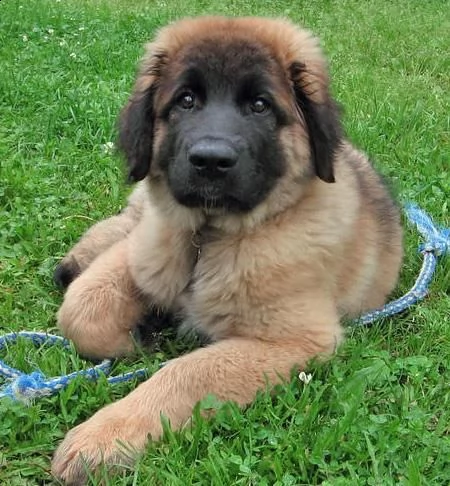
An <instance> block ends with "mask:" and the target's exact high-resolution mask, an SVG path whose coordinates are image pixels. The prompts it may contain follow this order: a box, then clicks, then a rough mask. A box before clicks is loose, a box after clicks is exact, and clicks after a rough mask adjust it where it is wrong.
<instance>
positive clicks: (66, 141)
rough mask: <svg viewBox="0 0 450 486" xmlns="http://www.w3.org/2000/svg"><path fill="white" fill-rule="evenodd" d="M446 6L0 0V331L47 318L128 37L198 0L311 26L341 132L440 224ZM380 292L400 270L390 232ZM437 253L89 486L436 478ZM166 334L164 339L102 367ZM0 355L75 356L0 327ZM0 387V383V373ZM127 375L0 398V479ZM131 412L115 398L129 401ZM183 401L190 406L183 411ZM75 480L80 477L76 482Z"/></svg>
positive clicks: (441, 333) (440, 456)
mask: <svg viewBox="0 0 450 486" xmlns="http://www.w3.org/2000/svg"><path fill="white" fill-rule="evenodd" d="M448 6H449V4H448V2H446V1H439V0H430V1H427V2H424V1H416V0H398V1H396V2H388V1H387V0H373V1H371V2H364V1H359V0H341V1H339V2H338V1H332V0H317V1H314V0H311V1H309V2H294V1H292V0H291V1H285V0H278V1H277V2H263V1H258V0H235V1H232V2H224V1H222V2H219V1H218V0H211V1H210V2H205V1H204V0H192V1H191V2H181V1H180V2H176V1H172V0H166V1H164V0H155V1H150V0H148V1H147V2H144V1H142V0H133V1H125V0H123V1H122V2H121V1H119V0H113V1H109V2H108V1H106V0H91V1H86V0H84V1H82V0H64V1H59V0H53V1H50V0H29V1H28V2H26V1H24V0H20V1H17V0H3V1H2V2H0V66H1V74H0V119H1V124H0V181H1V182H0V328H1V333H6V332H9V331H16V330H22V329H28V330H31V329H35V330H49V331H55V314H56V310H57V309H58V306H59V305H60V303H61V299H62V295H61V294H60V293H59V292H58V291H57V290H56V289H55V288H54V286H53V283H52V272H53V268H54V267H55V265H56V263H57V262H58V260H59V259H60V258H61V257H62V256H63V255H64V253H65V252H66V251H67V250H68V248H70V246H71V245H72V244H73V243H74V242H75V241H76V240H77V238H78V237H79V236H80V235H81V234H82V232H83V231H84V230H85V229H87V228H88V226H89V225H90V224H91V223H92V222H93V221H96V220H98V219H100V218H102V217H105V216H107V215H110V214H113V213H116V212H117V211H118V210H119V209H120V207H121V206H122V205H123V204H124V200H125V195H126V193H127V190H128V189H127V188H126V186H125V184H124V177H123V175H124V170H123V165H122V161H121V160H120V158H119V157H117V156H116V155H114V154H111V150H110V148H109V146H110V142H112V141H114V137H115V120H116V115H117V113H118V111H119V109H120V107H121V105H122V104H123V103H124V102H125V100H126V99H127V95H128V93H129V92H130V89H131V86H132V81H133V76H134V73H135V69H136V62H137V60H138V59H139V57H140V55H141V54H142V45H143V44H144V43H145V42H146V41H147V40H148V39H149V38H150V37H151V35H152V34H153V32H154V31H155V29H157V28H158V27H159V26H162V25H164V24H166V23H167V22H168V21H171V20H173V19H176V18H179V17H181V16H184V15H196V14H201V13H225V14H230V15H238V14H260V15H270V16H288V17H290V18H291V19H293V20H294V21H296V22H298V23H300V24H303V25H305V26H307V27H308V28H310V29H311V30H313V31H314V32H315V33H316V34H317V35H319V36H320V37H321V39H322V43H323V46H324V48H325V50H326V52H327V55H328V57H329V59H330V64H331V72H332V79H333V92H334V94H335V96H336V98H337V99H338V100H339V101H340V102H341V103H342V104H343V105H344V107H345V115H344V122H345V127H346V131H347V133H348V135H349V137H350V138H351V139H352V140H353V141H354V142H355V144H356V145H358V146H359V147H361V148H363V149H364V150H366V151H367V152H368V153H369V154H370V156H371V157H372V158H373V159H374V161H375V163H376V165H377V166H378V167H379V168H380V169H381V170H382V172H383V173H384V174H386V175H387V176H388V177H389V178H390V179H391V180H392V185H393V187H394V190H395V192H396V193H397V194H398V198H399V199H400V201H402V202H403V201H408V200H413V201H416V202H417V203H418V204H419V205H420V206H422V207H423V208H424V209H426V210H427V211H428V212H429V213H430V214H432V215H433V216H434V218H435V219H436V221H439V222H440V223H441V224H443V225H446V226H450V162H449V151H450V146H449V145H450V144H449V134H450V128H449V92H450V81H449V79H450V78H449V72H450V60H449V59H450V58H449V52H450V36H449V35H448V32H450V21H449V17H448ZM405 238H406V258H405V263H404V270H403V273H402V278H401V282H400V285H399V289H398V290H397V295H400V294H401V293H402V292H404V291H406V290H407V289H408V288H409V287H410V286H411V285H412V283H413V281H414V278H415V276H416V275H417V273H418V271H419V268H420V264H421V258H420V255H419V254H418V253H417V246H418V243H419V238H418V236H417V233H416V232H415V231H414V230H413V229H411V228H408V229H407V231H406V237H405ZM449 289H450V258H447V259H446V260H444V259H443V260H442V261H441V263H440V264H439V268H438V271H437V274H436V277H435V279H434V281H433V284H432V286H431V289H430V295H429V297H428V298H427V299H426V300H424V301H423V302H422V303H420V304H418V305H417V306H415V307H414V308H412V309H411V310H410V311H409V312H407V313H405V314H403V315H401V316H397V317H394V318H390V319H385V320H382V321H380V322H379V323H377V324H376V325H374V326H372V327H371V328H358V329H355V328H351V327H349V329H348V339H347V341H346V343H345V344H344V345H343V346H342V347H341V348H340V349H339V351H338V353H337V356H336V357H334V358H333V359H332V360H331V361H330V362H329V363H327V364H322V365H320V366H319V365H312V366H311V370H310V371H311V372H312V381H311V382H310V383H309V384H305V383H303V382H302V381H300V380H299V379H298V377H296V376H293V378H292V381H291V382H290V383H288V384H286V385H285V386H283V387H282V388H281V389H280V392H279V393H278V394H277V395H276V396H275V397H272V396H270V395H268V394H264V393H261V394H260V395H259V397H258V399H257V400H256V402H255V403H254V404H253V405H252V406H250V407H249V408H248V409H246V410H244V411H241V410H239V409H238V408H237V407H235V406H233V405H231V404H229V405H225V406H224V407H222V408H221V409H220V410H219V411H218V413H217V415H216V417H215V418H213V419H212V420H210V421H205V420H202V419H200V418H199V417H197V420H196V421H195V424H194V425H193V426H192V427H191V428H189V429H187V430H185V431H184V432H183V433H176V434H175V433H172V432H171V431H169V430H168V431H167V433H166V437H165V438H164V440H162V441H161V442H159V443H156V444H151V445H150V446H149V447H148V451H147V454H146V455H145V457H143V458H142V459H141V460H140V462H139V464H138V465H137V467H136V469H135V470H129V471H124V472H120V473H118V474H117V475H116V476H111V477H110V478H106V476H105V479H104V481H105V482H104V484H109V485H132V484H133V485H140V484H142V485H144V484H158V485H163V484H164V485H166V484H167V485H187V484H213V485H231V484H242V485H274V484H276V485H300V484H308V485H310V484H321V485H333V486H335V485H366V484H367V485H391V484H392V485H394V484H395V485H397V484H400V485H444V484H450V366H449V363H450V296H449V294H450V292H449ZM182 350H183V344H182V343H179V342H177V341H174V340H173V339H169V338H167V339H165V340H163V342H162V343H161V345H160V346H159V347H158V348H157V349H156V350H154V352H153V353H152V354H150V355H148V356H144V355H143V356H142V357H138V358H136V359H133V360H128V361H124V362H121V363H119V364H118V365H117V367H116V371H126V370H130V369H133V368H139V367H141V366H148V367H149V368H150V369H151V370H156V369H157V368H158V364H159V363H160V362H161V361H163V360H164V359H167V358H168V357H170V356H173V355H174V354H176V353H177V352H180V351H182ZM0 358H1V359H4V360H6V361H7V362H8V363H9V364H11V365H13V366H15V367H18V368H21V369H24V370H27V371H32V370H35V369H37V368H40V369H42V371H43V372H44V373H45V374H46V375H47V376H55V375H60V374H65V373H67V372H69V371H71V370H74V369H79V368H81V367H82V366H88V364H86V363H85V362H83V361H81V360H79V358H77V356H76V355H75V353H73V352H70V351H63V350H62V349H61V348H59V347H53V348H45V349H41V350H36V349H34V348H32V347H31V346H29V345H28V344H26V343H23V342H21V343H19V345H18V346H17V347H11V348H9V349H8V350H7V351H6V352H2V353H1V356H0ZM0 383H1V382H0ZM135 385H136V383H131V382H130V383H127V384H122V385H117V386H114V387H111V388H110V387H109V386H108V385H107V384H106V382H105V380H100V381H99V382H97V383H88V382H86V381H84V380H78V381H77V382H75V383H73V384H72V385H71V386H70V387H69V388H68V389H66V390H64V391H63V392H61V393H60V394H59V395H57V396H54V397H51V398H46V399H41V400H39V401H37V402H36V403H34V404H32V405H31V406H29V407H25V406H24V405H21V404H17V403H12V402H11V401H9V400H1V401H0V484H2V485H3V484H4V485H10V486H27V485H37V484H39V485H42V484H50V483H51V477H50V475H49V462H50V458H51V455H52V452H53V450H54V449H55V446H56V444H57V443H58V442H59V441H60V440H61V439H62V437H63V435H64V433H65V432H66V431H67V430H68V429H69V428H71V427H72V426H74V425H75V424H77V423H80V422H81V421H82V420H84V419H86V418H87V417H88V416H90V415H91V414H92V413H93V412H94V411H95V410H97V409H98V408H100V407H101V406H103V405H104V404H106V403H109V402H111V401H112V400H115V399H117V398H119V397H121V396H123V395H124V394H126V393H127V391H129V390H131V389H132V388H133V387H134V386H135ZM131 413H132V411H131ZM197 415H198V414H197ZM91 484H100V483H96V482H95V481H94V480H92V482H91Z"/></svg>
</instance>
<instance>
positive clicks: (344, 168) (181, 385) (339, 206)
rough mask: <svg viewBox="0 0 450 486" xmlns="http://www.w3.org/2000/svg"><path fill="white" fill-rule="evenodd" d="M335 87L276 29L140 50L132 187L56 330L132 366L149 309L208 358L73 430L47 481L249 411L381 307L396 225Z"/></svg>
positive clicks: (205, 28) (290, 34)
mask: <svg viewBox="0 0 450 486" xmlns="http://www.w3.org/2000/svg"><path fill="white" fill-rule="evenodd" d="M329 84H330V82H329V75H328V70H327V64H326V61H325V59H324V56H323V54H322V52H321V49H320V47H319V43H318V41H317V39H316V38H315V37H314V36H313V35H311V34H310V33H309V32H307V31H305V30H302V29H300V28H298V27H296V26H295V25H293V24H292V23H290V22H289V21H286V20H275V19H264V18H225V17H200V18H193V19H184V20H180V21H178V22H176V23H174V24H171V25H169V26H167V27H165V28H163V29H161V30H160V31H159V33H158V34H157V36H156V38H155V39H154V41H153V42H151V43H150V44H149V45H148V46H147V49H146V53H145V55H144V58H143V61H142V64H141V69H140V72H139V74H138V76H137V80H136V82H135V86H134V91H133V93H132V94H131V97H130V99H129V101H128V103H127V104H126V106H125V107H124V109H123V110H122V113H121V115H120V119H119V140H120V147H121V149H122V151H123V153H124V155H125V158H126V161H127V164H128V169H129V177H130V179H131V180H133V181H136V182H137V185H136V186H135V189H134V191H133V193H132V194H131V196H130V200H129V205H128V206H127V208H126V209H125V211H124V212H123V213H122V214H120V215H118V216H114V217H113V218H111V219H109V220H106V221H103V222H100V223H98V224H97V225H96V226H94V227H93V228H92V229H91V230H90V231H89V232H88V233H87V234H86V235H85V237H84V238H83V239H82V240H81V241H80V242H79V243H78V244H77V245H76V246H75V247H74V249H73V250H72V251H71V252H69V254H68V255H67V256H66V257H65V258H64V259H63V261H62V262H61V264H60V265H59V267H58V268H57V271H56V275H55V277H56V280H57V281H58V282H59V283H60V284H62V285H63V286H67V285H68V288H67V291H66V294H65V298H64V302H63V304H62V306H61V308H60V310H59V313H58V323H59V326H60V328H61V331H62V332H63V334H64V335H65V336H66V337H68V338H69V339H71V340H73V342H74V343H75V346H76V347H77V349H78V350H79V351H80V352H81V353H82V354H84V355H87V356H90V357H93V358H104V357H115V356H121V355H124V354H126V353H129V352H132V351H133V348H134V342H133V337H132V334H133V331H134V329H135V327H136V323H137V322H139V320H140V319H141V318H142V316H143V315H145V313H146V312H147V311H148V310H149V309H151V308H152V307H157V308H160V309H163V310H166V311H168V312H171V313H173V314H174V315H177V316H181V320H182V321H183V326H189V327H191V328H193V329H196V330H198V331H200V332H202V333H204V334H206V335H207V336H208V337H209V339H210V340H211V344H210V345H208V346H206V347H201V348H199V349H196V350H194V351H193V352H191V353H188V354H186V355H184V356H181V357H179V358H176V359H174V360H172V361H170V362H169V363H168V364H167V365H166V366H164V367H163V368H162V369H161V370H160V371H158V372H157V373H156V374H155V375H153V376H152V377H151V378H149V379H148V380H147V381H146V382H144V383H143V384H141V385H140V386H138V387H137V389H135V390H134V391H133V392H131V393H130V394H129V395H128V396H126V397H125V398H123V399H121V400H119V401H118V402H116V403H114V404H111V405H108V406H107V407H105V408H103V409H101V410H100V411H98V412H97V413H96V414H95V415H94V416H93V417H91V418H90V419H89V420H87V421H86V422H84V423H82V424H81V425H78V426H77V427H75V428H74V429H73V430H71V431H70V432H69V433H68V434H67V436H66V437H65V439H64V440H63V442H62V444H61V445H60V446H59V448H58V449H57V451H56V453H55V455H54V458H53V463H52V472H53V474H54V475H55V476H56V477H57V478H58V479H60V480H62V481H65V482H67V483H69V484H83V482H84V481H85V479H86V474H85V470H86V468H88V469H90V470H95V469H96V468H97V467H98V466H99V465H100V464H105V465H113V464H118V463H129V462H132V461H133V458H134V457H135V455H136V454H139V453H141V452H142V451H143V450H144V448H145V446H146V444H147V442H148V440H158V439H159V438H160V436H161V434H162V425H161V415H164V416H165V417H166V418H167V419H168V420H169V421H170V424H171V426H172V427H173V428H175V429H176V428H180V427H182V426H184V425H185V424H186V423H188V422H189V419H190V416H191V412H192V409H193V407H194V406H195V404H196V403H197V402H198V401H200V400H201V399H202V398H203V397H205V396H206V395H207V394H214V395H215V396H216V397H217V398H218V399H219V400H224V401H226V400H231V401H234V402H236V403H238V404H239V405H241V406H245V405H247V404H249V403H250V402H251V401H252V400H253V398H254V397H255V394H256V393H257V391H258V390H261V389H264V388H265V387H266V386H268V385H270V386H273V385H276V384H278V383H280V382H282V381H283V380H286V379H289V377H290V373H291V371H292V370H293V369H304V368H305V366H306V365H307V363H308V362H309V361H310V360H311V359H313V358H318V359H326V358H327V357H329V356H330V355H332V354H333V353H334V352H335V350H336V348H337V346H338V345H339V343H340V342H341V341H342V338H343V328H342V326H341V324H340V321H341V320H342V318H350V317H357V316H358V315H360V314H361V313H362V312H364V311H368V310H371V309H375V308H378V307H380V306H382V305H383V304H384V303H385V301H386V299H387V296H388V295H389V294H390V292H391V291H392V290H393V288H394V287H395V285H396V282H397V279H398V274H399V269H400V265H401V261H402V229H401V224H400V216H399V210H398V208H397V206H396V204H395V202H394V201H393V199H392V197H391V195H390V193H389V191H388V190H387V189H386V187H385V184H383V182H382V179H381V178H380V176H379V175H378V174H377V173H376V172H375V170H374V169H373V168H372V166H371V164H370V162H369V161H368V159H367V157H366V156H365V155H364V154H362V153H361V152H359V151H358V150H357V149H355V148H354V147H353V146H352V145H351V144H350V142H348V141H347V139H346V138H345V136H344V134H343V130H342V127H341V122H340V114H339V110H338V109H337V105H336V103H335V102H334V101H333V99H332V97H331V94H330V86H329ZM121 444H122V446H121ZM123 444H126V447H123Z"/></svg>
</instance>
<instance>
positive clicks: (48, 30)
mask: <svg viewBox="0 0 450 486" xmlns="http://www.w3.org/2000/svg"><path fill="white" fill-rule="evenodd" d="M47 32H48V33H49V34H50V35H52V34H53V33H54V32H55V31H54V30H53V29H47Z"/></svg>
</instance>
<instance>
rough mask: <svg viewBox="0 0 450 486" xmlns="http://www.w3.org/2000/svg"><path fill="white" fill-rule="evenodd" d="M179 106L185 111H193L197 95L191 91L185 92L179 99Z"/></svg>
mask: <svg viewBox="0 0 450 486" xmlns="http://www.w3.org/2000/svg"><path fill="white" fill-rule="evenodd" d="M177 105H178V106H179V107H180V108H181V109H183V110H192V108H194V106H195V95H194V93H192V92H191V91H185V92H184V93H181V95H180V96H179V97H178V101H177Z"/></svg>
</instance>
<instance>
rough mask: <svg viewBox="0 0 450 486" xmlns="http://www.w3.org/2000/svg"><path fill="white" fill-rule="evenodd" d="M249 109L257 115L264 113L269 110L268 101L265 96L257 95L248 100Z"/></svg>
mask: <svg viewBox="0 0 450 486" xmlns="http://www.w3.org/2000/svg"><path fill="white" fill-rule="evenodd" d="M250 109H251V110H252V112H253V113H256V114H257V115H264V114H265V113H267V112H268V111H269V110H270V103H269V102H268V101H267V100H266V99H265V98H262V97H261V96H258V97H256V98H254V99H253V100H252V101H251V102H250Z"/></svg>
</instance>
